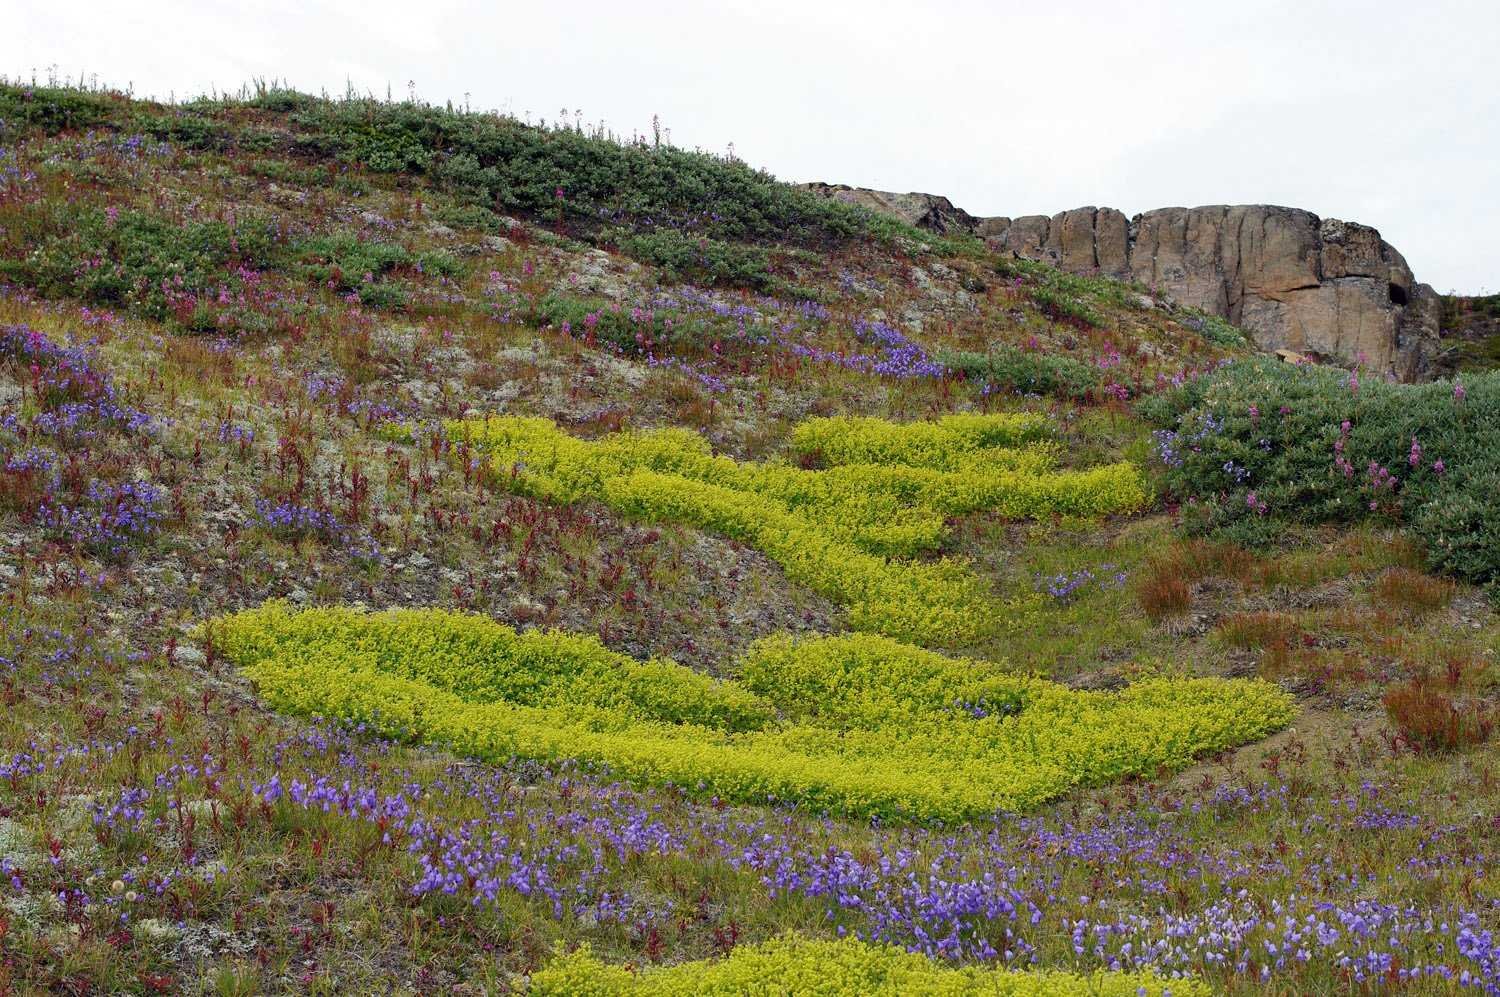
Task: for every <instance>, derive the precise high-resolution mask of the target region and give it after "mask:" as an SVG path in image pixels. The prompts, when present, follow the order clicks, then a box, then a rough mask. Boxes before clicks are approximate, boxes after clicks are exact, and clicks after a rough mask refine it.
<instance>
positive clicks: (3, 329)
mask: <svg viewBox="0 0 1500 997" xmlns="http://www.w3.org/2000/svg"><path fill="white" fill-rule="evenodd" d="M6 363H9V364H13V365H15V366H16V367H18V368H19V369H20V371H21V373H22V388H23V390H24V391H29V392H30V393H31V395H32V397H33V398H34V400H35V402H36V405H37V408H38V409H39V411H38V413H37V414H36V415H35V416H34V417H33V418H32V420H31V423H30V427H31V428H32V429H33V430H34V431H36V432H38V433H41V434H43V435H46V436H59V437H61V436H66V437H69V438H74V439H77V438H87V437H88V436H89V435H90V434H92V433H94V432H97V430H98V429H99V428H101V427H102V428H109V429H118V430H123V431H125V432H138V431H141V430H144V429H147V428H148V427H149V426H150V425H151V418H150V416H148V415H147V414H146V413H144V412H141V411H138V410H136V409H132V408H129V407H127V406H125V405H123V404H121V402H120V400H119V397H118V395H117V392H116V390H115V386H114V382H113V380H112V379H111V378H110V376H109V374H108V373H107V372H105V371H104V370H103V369H101V368H100V367H99V366H98V364H97V360H96V358H95V356H94V352H93V350H92V349H91V348H90V347H89V346H86V345H85V346H59V345H58V344H56V343H54V342H53V341H52V340H51V339H49V338H48V337H47V336H46V335H44V334H43V333H41V332H39V331H37V330H35V329H32V328H30V327H28V326H24V325H6V326H0V364H6ZM8 428H11V427H8Z"/></svg>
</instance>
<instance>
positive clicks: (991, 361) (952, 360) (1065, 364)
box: [937, 345, 1099, 399]
mask: <svg viewBox="0 0 1500 997" xmlns="http://www.w3.org/2000/svg"><path fill="white" fill-rule="evenodd" d="M937 359H938V362H939V363H941V364H942V365H943V366H944V367H947V368H948V369H949V370H953V371H958V372H960V373H962V374H963V375H964V377H965V378H967V379H968V380H971V381H979V382H983V383H988V384H993V385H995V386H996V387H998V388H1005V389H1007V390H1010V391H1016V392H1020V393H1021V394H1038V395H1055V396H1057V397H1058V398H1072V399H1078V398H1085V397H1087V396H1088V394H1089V392H1090V391H1092V390H1093V389H1094V388H1096V387H1098V385H1099V372H1098V371H1097V370H1096V369H1095V368H1094V367H1092V366H1090V365H1089V364H1086V363H1084V362H1083V361H1081V360H1074V359H1073V358H1072V357H1064V356H1058V355H1056V354H1052V353H1036V352H1031V351H1028V350H1022V349H1018V348H1016V347H1014V346H1005V345H1001V346H997V347H994V348H992V349H991V350H990V351H989V352H988V353H969V352H964V353H942V354H939V356H938V358H937Z"/></svg>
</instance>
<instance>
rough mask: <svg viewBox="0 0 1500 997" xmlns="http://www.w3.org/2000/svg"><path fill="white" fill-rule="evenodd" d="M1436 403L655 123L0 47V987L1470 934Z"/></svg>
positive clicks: (1477, 603)
mask: <svg viewBox="0 0 1500 997" xmlns="http://www.w3.org/2000/svg"><path fill="white" fill-rule="evenodd" d="M1497 420H1500V375H1495V374H1485V373H1482V372H1477V371H1466V372H1465V373H1463V374H1462V375H1461V376H1460V377H1459V378H1458V379H1456V380H1448V381H1440V382H1435V383H1432V384H1426V385H1417V386H1405V385H1394V384H1387V383H1385V382H1383V381H1380V380H1379V379H1377V378H1373V377H1372V376H1370V375H1369V374H1368V373H1366V372H1364V371H1360V370H1324V369H1312V368H1303V367H1294V366H1291V365H1279V364H1275V363H1271V362H1269V361H1267V360H1265V359H1263V358H1256V357H1254V356H1252V355H1251V353H1250V347H1249V346H1248V344H1247V342H1246V341H1245V340H1244V338H1243V337H1242V336H1240V335H1239V334H1238V332H1237V331H1236V330H1234V329H1232V328H1229V327H1227V326H1225V325H1224V324H1223V323H1208V322H1205V321H1204V320H1203V318H1202V316H1199V315H1196V314H1192V313H1190V312H1188V311H1187V310H1185V309H1183V308H1180V307H1178V306H1177V305H1175V304H1174V303H1173V302H1171V301H1170V300H1167V299H1166V298H1164V297H1163V296H1161V295H1158V294H1156V293H1154V292H1153V289H1151V288H1146V287H1132V286H1127V285H1123V284H1119V283H1116V282H1112V281H1109V280H1105V279H1102V278H1097V277H1089V276H1082V277H1080V276H1077V275H1067V274H1061V273H1059V272H1057V271H1055V270H1051V269H1049V268H1047V267H1045V266H1043V265H1041V264H1036V263H1030V262H1024V261H1018V260H1014V259H1007V258H1004V257H1002V256H1001V255H1000V254H999V253H997V252H996V251H995V250H994V249H993V248H991V247H988V246H986V245H985V244H983V243H982V242H980V241H978V240H976V239H969V238H960V237H953V238H939V237H936V236H933V235H932V234H931V233H927V232H923V231H919V230H916V229H909V228H906V227H903V226H901V225H899V224H897V223H894V222H892V221H890V220H888V219H883V218H879V217H876V216H873V215H869V214H866V213H864V212H862V211H860V210H857V209H854V208H851V207H849V206H846V205H840V204H837V203H834V202H831V201H826V200H822V199H819V198H817V197H815V196H813V195H811V194H809V193H807V192H805V191H802V190H800V189H798V188H794V187H791V186H788V185H784V184H781V183H778V182H777V181H775V180H774V179H773V178H772V177H770V176H768V175H766V174H764V173H762V172H759V171H757V170H754V169H752V168H751V167H749V166H747V165H746V164H745V163H743V162H740V161H738V160H736V159H733V158H726V157H719V156H713V155H707V154H703V153H700V152H692V151H687V150H682V149H678V148H674V147H672V146H671V145H670V144H668V143H663V142H661V141H659V140H658V139H657V137H656V136H655V135H648V136H645V137H639V136H635V137H629V138H625V137H620V136H612V135H608V134H604V133H602V132H600V131H598V130H588V129H585V128H583V127H582V126H581V125H579V124H578V123H577V122H576V121H573V120H570V119H567V118H561V119H559V120H558V121H556V122H552V123H526V122H520V121H515V120H512V119H508V118H504V117H500V116H497V115H494V114H482V113H471V112H468V111H457V110H455V109H452V108H445V107H433V106H428V105H425V104H421V103H418V102H415V101H402V102H391V101H388V100H386V101H381V100H375V99H370V98H367V97H361V96H358V95H348V96H346V97H343V98H338V99H328V98H326V97H312V96H308V95H304V94H300V93H296V92H294V91H291V90H287V89H281V88H275V87H266V86H259V87H253V88H249V89H247V90H245V91H243V92H241V93H239V94H236V95H234V96H218V97H214V98H202V99H198V100H194V101H190V102H187V103H183V104H175V105H163V104H157V103H152V102H148V101H142V100H137V99H133V98H130V97H128V96H126V95H123V94H120V93H116V92H110V91H100V90H92V89H82V88H70V87H66V86H58V85H52V86H41V85H37V84H34V83H25V82H17V83H4V84H0V703H3V706H4V708H3V710H0V992H12V991H14V992H19V993H24V992H38V991H44V992H46V991H50V992H64V993H79V994H82V993H114V992H143V993H151V992H158V993H176V992H191V993H221V994H240V993H245V994H248V993H261V992H299V993H344V992H412V993H424V994H425V993H434V992H453V993H480V992H485V993H488V992H498V993H506V992H510V993H520V994H526V993H530V994H536V995H541V994H636V993H639V994H698V993H723V994H740V993H755V992H773V990H774V988H775V987H780V988H781V989H779V990H774V992H786V991H792V992H797V993H819V994H845V993H848V994H866V993H890V994H898V993H899V994H906V993H931V994H969V993H973V994H1016V995H1023V994H1024V995H1031V994H1036V995H1071V994H1109V995H1113V994H1121V995H1125V994H1139V993H1143V992H1144V993H1152V994H1166V993H1172V994H1176V995H1179V997H1181V995H1198V994H1209V993H1230V994H1252V993H1254V994H1262V993H1271V994H1287V995H1292V994H1299V995H1300V994H1330V995H1331V994H1361V993H1371V994H1373V993H1385V992H1410V993H1419V994H1447V993H1461V992H1468V991H1474V992H1479V993H1497V992H1500V934H1497V932H1500V890H1497V887H1496V885H1495V880H1494V877H1493V875H1492V874H1491V871H1490V870H1491V868H1492V866H1493V862H1492V859H1493V857H1494V855H1495V853H1496V850H1497V848H1500V820H1497V818H1496V814H1495V810H1494V805H1493V801H1494V800H1495V799H1496V798H1497V796H1500V788H1497V780H1500V773H1497V761H1500V759H1497V757H1496V748H1495V740H1494V738H1493V736H1492V735H1493V730H1494V725H1495V722H1496V718H1497V713H1496V710H1497V707H1496V703H1497V699H1500V693H1497V683H1496V675H1497V672H1496V669H1497V664H1496V661H1495V655H1496V652H1497V650H1500V621H1497V618H1496V611H1495V597H1494V593H1495V592H1496V590H1497V584H1500V532H1497V530H1500V506H1497V505H1496V503H1497V501H1500V499H1497V496H1500V477H1497V475H1500V464H1497V457H1496V455H1497V454H1500V421H1497Z"/></svg>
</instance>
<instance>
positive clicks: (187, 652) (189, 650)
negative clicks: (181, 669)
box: [177, 644, 208, 666]
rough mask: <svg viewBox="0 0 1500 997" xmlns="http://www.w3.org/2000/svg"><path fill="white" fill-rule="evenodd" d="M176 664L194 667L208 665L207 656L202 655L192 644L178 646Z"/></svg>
mask: <svg viewBox="0 0 1500 997" xmlns="http://www.w3.org/2000/svg"><path fill="white" fill-rule="evenodd" d="M177 663H178V664H182V665H194V666H198V665H206V664H208V655H206V654H204V653H203V652H202V651H201V650H199V649H198V648H197V647H195V646H193V645H192V644H178V645H177Z"/></svg>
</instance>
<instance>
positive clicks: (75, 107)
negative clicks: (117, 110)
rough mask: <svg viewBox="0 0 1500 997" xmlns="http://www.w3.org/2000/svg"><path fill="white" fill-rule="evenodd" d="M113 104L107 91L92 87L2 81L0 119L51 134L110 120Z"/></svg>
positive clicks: (0, 88)
mask: <svg viewBox="0 0 1500 997" xmlns="http://www.w3.org/2000/svg"><path fill="white" fill-rule="evenodd" d="M114 106H115V102H114V101H113V100H111V98H110V97H109V96H108V95H107V94H102V93H94V92H92V91H89V90H74V89H71V88H66V87H24V86H15V85H13V84H8V83H6V84H0V121H4V122H6V123H7V124H8V125H12V126H18V127H20V128H22V129H30V128H37V129H40V130H42V131H44V132H46V133H47V134H48V135H56V134H57V133H58V132H60V131H65V130H67V129H75V128H92V127H93V126H95V125H97V124H99V123H101V122H103V121H105V120H106V119H108V117H109V116H110V113H111V111H112V110H113V109H114Z"/></svg>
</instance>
